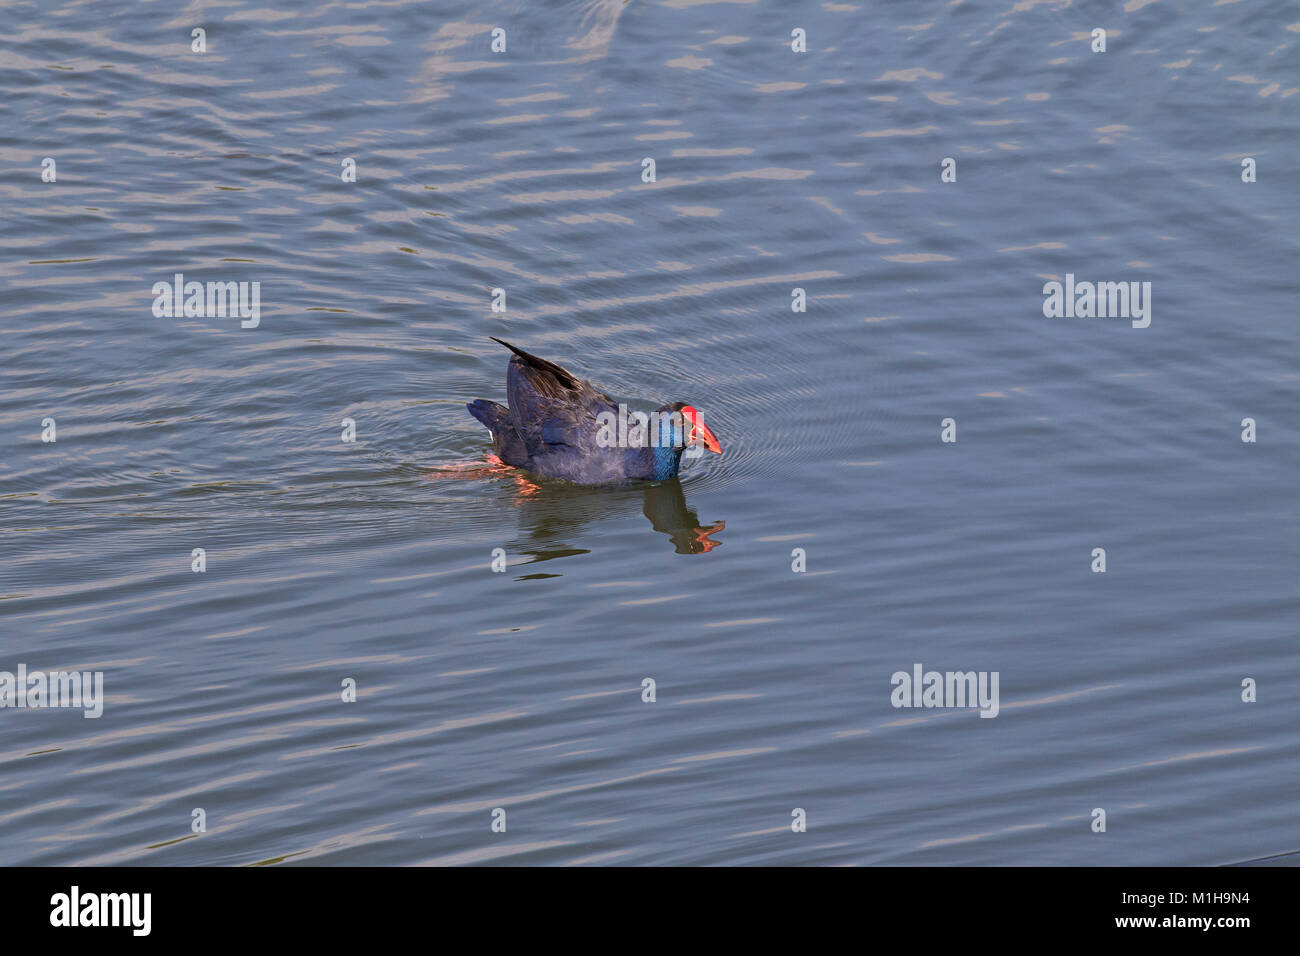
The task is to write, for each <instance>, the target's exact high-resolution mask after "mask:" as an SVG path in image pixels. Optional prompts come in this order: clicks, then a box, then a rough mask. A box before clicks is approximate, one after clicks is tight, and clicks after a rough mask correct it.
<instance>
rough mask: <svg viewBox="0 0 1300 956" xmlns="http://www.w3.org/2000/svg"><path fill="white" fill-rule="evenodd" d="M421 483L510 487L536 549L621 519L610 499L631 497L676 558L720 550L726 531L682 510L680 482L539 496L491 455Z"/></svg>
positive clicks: (558, 490) (551, 553) (559, 489)
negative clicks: (493, 482) (484, 482)
mask: <svg viewBox="0 0 1300 956" xmlns="http://www.w3.org/2000/svg"><path fill="white" fill-rule="evenodd" d="M425 477H426V478H428V479H429V480H446V479H459V480H463V481H474V480H480V479H497V480H502V481H509V482H511V483H512V484H513V485H514V495H513V498H512V502H511V503H512V504H514V505H515V506H516V507H517V508H520V509H521V512H522V520H523V523H524V524H525V525H526V526H527V531H528V533H529V534H530V535H531V536H532V537H533V538H534V539H536V540H537V541H538V542H539V543H542V542H546V541H548V540H555V541H559V540H563V539H568V538H571V537H572V536H573V533H574V531H575V530H576V529H577V528H578V527H579V526H581V525H582V524H584V523H586V522H588V521H594V520H597V519H598V518H601V517H606V516H609V515H611V514H620V513H622V509H621V508H619V507H617V506H615V507H611V504H612V502H611V498H610V496H616V497H615V502H617V503H622V502H624V501H626V500H627V496H628V495H630V494H639V495H640V496H641V498H642V506H641V512H642V514H644V515H645V516H646V518H647V519H649V521H650V526H651V527H652V528H654V529H655V530H656V531H658V532H659V533H660V534H665V535H667V536H668V537H669V539H670V540H671V541H672V543H673V550H674V551H676V552H677V553H678V554H705V553H707V552H709V551H712V550H713V549H714V548H720V547H722V542H721V541H717V540H714V538H713V535H715V534H717V533H718V532H720V531H722V530H723V529H725V528H726V527H727V523H726V522H725V521H715V522H713V523H712V524H708V525H706V524H702V523H701V522H700V519H699V516H698V515H697V514H696V513H695V509H693V508H691V507H690V506H688V505H687V504H686V495H685V493H684V492H683V490H682V483H681V479H679V478H669V479H668V480H666V481H656V482H650V483H643V484H637V485H634V486H628V487H619V488H591V487H583V486H580V485H571V484H567V483H564V484H561V483H555V482H547V484H546V487H545V494H543V488H542V486H541V485H539V484H537V483H536V482H534V481H531V480H529V478H528V476H527V475H526V473H525V472H522V471H520V470H519V469H518V468H513V467H511V466H510V465H507V464H505V463H503V462H502V461H501V459H500V458H498V457H497V456H496V455H491V454H489V455H488V456H487V457H486V460H485V461H484V462H483V463H481V464H480V463H473V464H468V463H467V464H459V465H450V466H447V467H444V468H437V469H434V470H433V471H431V472H428V473H427V474H426V476H425ZM528 553H530V554H532V555H533V556H534V558H535V559H536V560H537V561H546V560H550V559H551V558H559V557H568V556H571V555H573V554H585V553H587V552H586V551H584V550H581V549H576V550H575V549H573V548H561V549H555V550H551V549H543V550H538V551H529V552H528Z"/></svg>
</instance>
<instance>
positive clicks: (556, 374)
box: [496, 339, 615, 454]
mask: <svg viewBox="0 0 1300 956" xmlns="http://www.w3.org/2000/svg"><path fill="white" fill-rule="evenodd" d="M496 341H498V342H500V341H501V340H500V339H497V340H496ZM501 344H502V345H505V346H506V347H507V348H508V349H510V350H511V351H512V352H514V353H515V354H514V356H513V357H512V358H511V359H510V365H509V368H508V369H507V371H506V395H507V397H508V400H509V404H510V418H511V420H512V422H513V423H514V426H515V430H516V431H517V432H518V433H519V435H520V437H521V438H522V439H523V441H524V444H525V446H526V447H527V448H528V450H529V452H530V453H532V454H537V453H539V452H544V451H546V450H547V449H548V447H552V446H558V445H569V446H572V447H575V448H579V447H586V446H588V445H594V444H595V440H596V431H597V428H598V424H597V416H598V415H599V414H600V413H601V412H605V411H608V412H613V411H614V410H615V409H614V401H613V399H611V398H610V397H609V396H608V395H606V394H605V393H604V392H601V391H600V390H599V389H596V388H595V387H593V386H592V384H591V383H590V382H587V381H584V380H582V379H580V378H578V377H577V376H576V375H574V374H573V373H572V372H569V371H567V370H566V369H563V368H561V367H560V366H559V365H556V364H555V363H554V362H548V361H546V359H542V358H538V357H537V356H535V355H530V354H529V353H528V352H525V351H524V350H523V349H518V348H515V347H514V346H513V345H509V344H508V343H506V342H502V343H501Z"/></svg>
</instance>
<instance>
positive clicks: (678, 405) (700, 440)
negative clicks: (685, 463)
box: [657, 402, 722, 454]
mask: <svg viewBox="0 0 1300 956" xmlns="http://www.w3.org/2000/svg"><path fill="white" fill-rule="evenodd" d="M657 411H658V412H659V413H660V414H661V416H662V415H668V416H671V422H672V436H671V439H670V441H669V442H667V444H669V445H670V446H671V447H673V448H690V447H691V446H693V445H697V446H702V447H704V448H707V449H708V450H709V451H711V452H713V453H714V454H721V453H722V446H721V445H720V444H718V438H717V436H716V435H714V434H713V432H712V431H711V430H710V429H709V426H708V425H706V424H704V416H703V415H702V414H701V413H700V410H699V409H697V408H696V407H695V406H694V405H688V404H686V403H685V402H670V403H668V404H667V405H665V406H663V407H662V408H660V409H657ZM661 420H662V419H661Z"/></svg>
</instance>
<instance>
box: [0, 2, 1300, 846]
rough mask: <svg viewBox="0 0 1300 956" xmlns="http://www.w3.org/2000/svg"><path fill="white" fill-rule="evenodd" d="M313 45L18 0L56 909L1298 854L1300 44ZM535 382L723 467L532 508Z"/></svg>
mask: <svg viewBox="0 0 1300 956" xmlns="http://www.w3.org/2000/svg"><path fill="white" fill-rule="evenodd" d="M295 6H296V9H294V10H292V11H290V9H289V7H290V5H288V4H286V5H285V8H284V9H282V10H281V9H273V8H271V7H267V6H260V5H258V4H257V3H244V2H233V3H222V4H204V3H200V2H196V3H193V4H191V5H190V6H189V7H187V8H184V9H183V10H180V11H178V10H177V9H176V7H175V6H173V5H171V4H163V3H138V4H131V3H125V2H122V3H78V2H71V0H66V2H65V0H51V2H39V3H37V2H18V3H5V4H0V21H2V22H3V24H4V27H5V28H4V29H3V30H0V168H2V171H3V175H2V176H0V197H2V201H3V213H4V214H3V215H0V249H3V256H2V257H0V276H2V281H3V286H2V288H3V297H2V298H0V316H2V318H3V321H2V322H0V334H2V336H3V338H2V339H0V342H2V344H3V354H4V363H3V368H2V371H0V385H2V386H3V388H2V389H0V426H2V427H0V434H3V435H4V441H5V454H4V457H3V461H2V462H0V502H2V504H0V531H2V534H0V548H2V549H3V555H2V556H3V560H2V562H0V598H3V600H0V651H2V653H0V669H7V670H11V671H12V670H14V669H15V668H16V667H17V666H18V665H19V664H25V665H26V666H27V667H28V668H30V669H33V670H34V669H44V670H55V669H78V670H90V671H94V670H99V671H102V672H103V674H104V682H105V695H106V701H105V706H104V712H103V716H102V717H100V718H99V719H96V720H88V719H83V717H82V716H81V714H80V713H79V712H76V711H71V710H54V709H44V710H37V709H8V710H4V711H0V848H2V849H0V862H3V863H35V864H70V863H144V864H198V863H202V864H253V863H268V862H279V861H290V862H302V861H310V862H312V863H329V864H336V863H343V864H395V863H402V864H405V863H430V862H432V863H452V862H479V861H493V862H511V863H581V862H586V863H614V864H628V863H676V864H684V863H688V864H709V863H767V864H809V863H811V864H833V863H863V864H880V863H886V864H935V863H955V864H990V863H994V864H1003V863H1035V864H1064V863H1083V864H1155V863H1173V864H1219V863H1232V862H1244V861H1248V860H1259V859H1261V858H1266V857H1273V858H1278V860H1280V861H1282V862H1286V861H1287V860H1288V858H1287V857H1285V856H1280V855H1284V854H1288V853H1294V852H1295V851H1297V850H1300V824H1298V823H1297V813H1296V811H1297V800H1296V791H1297V786H1296V785H1297V779H1298V777H1297V774H1298V772H1300V755H1298V748H1297V737H1296V728H1297V717H1298V716H1300V706H1298V705H1297V700H1296V687H1297V681H1298V680H1300V652H1298V651H1297V649H1296V636H1297V610H1300V601H1298V600H1297V597H1296V568H1297V562H1296V557H1297V554H1296V549H1297V540H1298V537H1300V536H1298V532H1300V523H1298V522H1297V517H1296V506H1295V488H1296V478H1295V476H1296V473H1297V465H1298V464H1300V460H1298V459H1300V456H1298V454H1297V449H1298V448H1300V443H1298V441H1297V439H1298V438H1300V435H1298V434H1297V425H1296V419H1295V412H1296V408H1297V397H1298V391H1300V390H1298V388H1297V386H1298V384H1300V380H1298V379H1297V366H1298V362H1297V359H1298V358H1300V354H1298V352H1300V350H1298V349H1297V335H1296V311H1295V306H1296V297H1297V294H1298V293H1300V280H1298V279H1297V276H1298V275H1300V271H1298V270H1297V268H1296V260H1297V253H1298V252H1300V242H1298V241H1297V236H1298V230H1297V226H1296V223H1297V219H1298V217H1300V201H1298V197H1300V190H1297V189H1296V187H1295V183H1294V177H1293V174H1292V170H1291V166H1292V164H1293V162H1294V158H1295V155H1296V147H1297V139H1298V137H1297V113H1296V109H1297V105H1300V99H1297V98H1295V94H1296V93H1297V92H1298V91H1300V67H1298V66H1297V63H1298V62H1300V58H1298V57H1297V54H1296V45H1297V42H1300V22H1288V21H1290V20H1292V19H1300V15H1298V14H1296V13H1295V11H1294V10H1292V12H1291V14H1290V15H1284V14H1283V12H1282V11H1283V9H1284V7H1285V5H1282V4H1277V5H1272V4H1270V5H1257V4H1248V3H1220V4H1216V5H1212V6H1211V5H1208V4H1205V5H1202V4H1193V5H1177V4H1174V3H1172V2H1167V0H1160V2H1157V0H1132V2H1129V3H1127V4H1125V5H1123V7H1122V8H1120V7H1117V6H1111V5H1107V6H1105V7H1104V8H1099V7H1097V6H1095V5H1087V4H1071V3H1067V2H1036V0H1021V2H1016V3H1012V2H1011V0H1003V2H1000V3H984V2H974V0H967V2H960V0H959V2H957V3H952V4H948V3H944V4H901V3H900V4H868V3H860V2H859V3H824V4H810V5H797V7H791V6H790V5H788V4H778V3H709V2H707V0H669V2H667V3H643V2H639V0H638V2H632V3H626V4H625V3H623V2H622V0H614V2H609V0H596V2H592V0H583V2H566V3H547V4H540V3H536V4H525V3H522V2H519V3H485V4H476V5H473V6H472V7H471V8H469V10H468V12H467V9H466V8H465V7H464V6H463V5H460V4H438V3H414V2H409V3H403V2H395V3H379V2H359V3H349V4H334V3H323V2H306V3H303V4H300V5H295ZM195 27H202V28H204V29H205V30H206V51H205V52H203V53H196V52H193V51H192V49H191V31H192V29H193V28H195ZM495 27H501V28H504V29H505V31H506V41H507V47H506V51H505V52H504V53H494V52H492V50H491V43H492V37H491V31H492V30H493V28H495ZM796 27H799V28H802V29H804V30H806V33H807V46H808V50H807V52H806V53H795V52H793V51H792V50H791V42H792V41H791V31H792V29H794V28H796ZM1095 27H1103V28H1106V29H1107V30H1108V35H1107V42H1108V47H1107V50H1106V52H1105V53H1104V54H1103V53H1094V52H1092V51H1091V50H1090V43H1091V40H1090V34H1091V31H1092V30H1093V28H1095ZM46 157H50V158H52V159H53V160H54V161H55V164H56V177H57V178H56V181H55V182H42V179H41V171H42V160H43V159H44V158H46ZM647 157H649V158H653V159H654V160H655V166H656V181H655V182H653V183H645V182H643V181H642V160H643V159H644V158H647ZM1245 157H1250V158H1253V159H1254V160H1256V162H1257V164H1258V181H1257V182H1255V183H1252V184H1246V183H1243V182H1242V180H1241V168H1240V167H1241V160H1242V159H1243V158H1245ZM345 158H352V159H354V160H355V163H356V169H357V178H356V182H355V183H346V182H343V181H342V178H341V175H340V173H341V168H342V163H343V160H344V159H345ZM944 158H953V159H955V160H956V163H957V181H956V182H953V183H942V182H940V175H939V174H940V163H941V161H942V160H943V159H944ZM178 272H179V273H183V274H184V275H185V277H186V279H188V280H199V281H213V280H216V281H233V282H241V281H246V282H252V281H256V282H259V283H260V290H261V300H260V301H261V314H260V324H259V325H258V326H257V327H256V328H241V327H240V324H239V322H238V320H236V319H230V318H199V317H191V318H166V317H162V318H159V317H156V316H155V315H154V314H153V311H152V304H153V300H154V295H153V293H152V292H151V288H152V286H153V284H154V283H155V282H159V281H162V282H170V281H171V279H172V276H173V275H174V274H175V273H178ZM1067 273H1072V274H1075V275H1077V277H1078V278H1079V279H1080V280H1085V279H1086V280H1092V281H1129V280H1136V281H1149V282H1151V284H1152V290H1153V292H1152V322H1151V325H1150V327H1149V328H1146V329H1134V328H1132V327H1131V326H1130V323H1129V322H1128V321H1125V320H1116V319H1064V318H1059V319H1058V318H1045V317H1044V314H1043V299H1044V296H1043V292H1042V288H1043V284H1044V283H1045V282H1047V281H1050V280H1053V279H1063V277H1064V276H1065V274H1067ZM498 288H500V289H504V290H505V293H506V302H507V311H506V312H505V313H494V312H493V311H492V297H493V290H494V289H498ZM795 288H802V289H804V290H805V292H806V295H807V311H806V312H804V313H796V312H793V311H792V310H791V301H792V298H791V296H792V290H793V289H795ZM490 335H497V336H501V337H503V338H506V339H508V340H510V341H514V342H517V343H518V344H520V345H522V346H524V347H525V348H528V349H529V350H531V351H534V352H537V353H539V354H541V355H543V356H545V357H547V358H550V359H552V360H554V361H557V362H560V363H561V364H563V365H565V366H566V367H568V368H570V369H571V370H573V371H575V372H577V373H578V374H580V375H583V376H584V377H588V378H591V379H592V380H594V381H595V382H597V383H598V384H599V385H600V386H602V387H603V388H605V389H607V390H609V391H610V392H611V393H612V394H615V395H617V396H620V397H623V398H626V399H629V400H631V399H635V400H638V401H648V402H652V403H654V404H658V403H659V402H664V401H671V400H685V401H689V402H691V403H692V404H695V405H697V406H698V407H699V408H701V409H702V410H703V411H704V412H705V414H706V417H707V419H708V421H709V424H710V425H711V427H712V428H713V430H714V431H715V432H716V433H717V434H718V436H719V438H720V439H721V441H722V444H723V447H724V454H723V455H721V456H708V460H702V461H700V462H697V463H694V464H691V465H688V467H687V469H686V470H685V472H684V474H683V477H682V479H681V480H680V481H679V482H678V481H675V482H670V483H667V484H664V485H660V486H654V487H646V488H623V489H583V488H577V487H572V486H566V485H563V484H555V483H546V482H534V481H530V480H528V478H527V476H524V475H521V474H519V473H517V472H513V471H512V470H509V469H504V468H501V467H498V466H493V465H492V464H491V463H490V462H489V461H488V459H487V451H488V447H487V443H486V441H485V437H486V436H485V433H484V430H483V428H482V427H481V426H479V425H478V423H477V422H475V421H474V420H473V419H471V418H470V417H469V415H468V414H467V413H466V411H465V409H464V403H465V402H467V401H470V400H473V399H475V398H488V399H493V400H498V401H502V400H504V388H503V385H504V375H505V359H506V353H505V352H504V350H502V349H501V348H500V347H498V346H497V345H495V344H494V343H493V342H491V341H490V340H489V339H488V336H490ZM1246 417H1249V418H1253V419H1254V420H1255V421H1256V423H1257V426H1256V427H1257V430H1258V440H1257V442H1255V443H1253V444H1251V443H1244V442H1242V441H1241V437H1240V436H1241V431H1242V425H1241V424H1240V423H1241V421H1242V419H1243V418H1246ZM47 418H51V419H54V421H55V422H56V428H57V431H56V436H57V440H56V441H55V442H53V443H48V442H44V441H42V433H43V431H44V430H45V426H43V424H42V423H43V421H44V420H45V419H47ZM945 418H952V419H954V420H955V422H956V423H957V437H958V440H957V442H956V443H944V442H941V441H940V422H941V420H943V419H945ZM344 419H352V420H353V421H354V422H355V427H356V441H355V442H354V443H345V442H343V441H342V440H341V435H342V431H343V425H342V422H343V420H344ZM1098 547H1101V548H1104V549H1106V554H1107V562H1108V565H1107V570H1106V573H1104V574H1100V573H1093V572H1092V571H1091V570H1090V565H1091V564H1092V561H1093V558H1092V551H1093V549H1094V548H1098ZM196 548H202V549H204V552H205V555H206V570H205V571H204V572H203V573H201V574H200V573H195V572H194V571H192V570H191V562H192V560H193V558H192V553H193V551H194V549H196ZM496 548H501V549H504V551H505V554H506V559H507V562H508V569H507V571H506V572H505V573H494V572H493V571H492V570H491V567H490V563H491V560H492V552H493V549H496ZM796 548H799V549H803V550H804V552H805V553H806V561H807V570H806V572H804V573H796V572H794V571H792V561H793V560H794V558H793V557H792V551H793V550H794V549H796ZM915 663H921V664H923V665H924V666H925V668H927V669H936V670H939V671H947V670H980V671H996V672H998V673H999V674H1000V689H1001V690H1000V694H1001V712H1000V714H999V715H998V717H997V718H996V719H991V720H987V719H980V718H979V717H978V716H977V715H976V714H975V713H974V712H972V711H970V710H910V709H909V710H900V709H895V708H894V707H892V706H891V703H890V692H891V689H892V688H891V675H892V674H893V673H894V672H895V671H899V670H902V671H908V672H910V671H911V669H912V667H913V665H914V664H915ZM645 678H652V679H653V680H654V681H655V682H656V695H657V700H656V701H655V702H653V703H647V702H644V701H643V700H642V681H643V679H645ZM1245 678H1252V679H1254V680H1255V681H1257V683H1258V701H1257V702H1256V703H1249V704H1248V703H1244V702H1243V701H1242V699H1241V694H1242V688H1241V682H1242V681H1243V679H1245ZM347 679H352V680H354V681H355V682H356V688H357V700H356V702H355V703H344V702H343V701H342V700H341V685H342V683H343V682H344V681H345V680H347ZM196 808H201V809H203V811H204V812H205V815H206V832H203V833H202V834H195V833H193V832H192V827H191V821H192V814H193V811H194V810H195V809H196ZM495 808H502V809H504V810H505V811H506V813H507V817H508V826H507V831H506V832H505V833H493V832H492V831H491V824H492V811H493V810H494V809H495ZM794 808H802V809H804V810H805V811H806V814H807V820H808V829H807V832H806V833H794V832H791V820H792V811H793V810H794ZM1094 808H1103V809H1105V810H1106V812H1107V830H1106V832H1105V833H1104V834H1102V833H1094V832H1092V830H1091V823H1092V819H1093V811H1094ZM1290 860H1291V861H1294V860H1295V857H1291V858H1290ZM1274 861H1275V862H1276V861H1277V860H1274Z"/></svg>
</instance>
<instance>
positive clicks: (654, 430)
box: [465, 336, 722, 485]
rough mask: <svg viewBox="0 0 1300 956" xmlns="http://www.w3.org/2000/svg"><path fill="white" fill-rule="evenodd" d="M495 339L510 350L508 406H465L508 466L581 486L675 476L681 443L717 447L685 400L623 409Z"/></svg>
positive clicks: (569, 375)
mask: <svg viewBox="0 0 1300 956" xmlns="http://www.w3.org/2000/svg"><path fill="white" fill-rule="evenodd" d="M492 341H494V342H501V340H500V339H498V338H496V337H495V336H493V337H492ZM501 344H502V345H504V346H505V347H506V348H508V349H509V350H510V351H511V352H513V353H514V355H512V356H511V357H510V364H509V366H507V368H506V398H507V400H508V401H509V402H510V407H509V408H507V407H506V406H504V405H498V404H497V403H496V402H489V401H486V400H485V399H481V398H480V399H478V400H476V401H473V402H470V403H469V404H468V405H466V406H465V407H466V408H468V409H469V413H470V414H471V415H473V416H474V417H475V418H477V419H478V420H479V421H480V422H482V423H483V424H484V425H486V426H487V428H488V431H490V432H491V433H492V445H493V448H494V449H495V450H496V453H497V455H498V456H499V457H500V458H501V460H502V461H503V462H505V463H506V464H507V465H514V466H516V467H518V468H524V469H526V470H528V471H531V472H533V473H534V474H536V475H541V476H542V477H545V478H563V479H565V480H566V481H573V482H577V483H579V484H584V485H598V484H609V483H614V482H621V481H627V480H629V479H644V480H649V481H663V480H665V479H668V478H673V477H675V476H676V475H677V470H678V468H679V467H680V466H681V459H682V452H683V450H685V449H686V448H687V447H688V446H690V445H695V444H702V445H703V446H704V447H705V448H707V449H708V450H709V451H711V452H715V453H721V451H722V446H721V445H719V444H718V439H717V438H716V437H714V434H713V432H711V431H710V430H709V427H708V426H707V425H705V424H704V417H703V416H702V415H701V414H700V413H699V411H697V410H696V409H695V408H694V407H692V406H690V405H687V404H686V403H685V402H670V403H669V404H667V405H664V406H662V407H661V408H658V409H656V410H655V411H654V412H652V413H650V414H649V415H646V414H645V413H641V412H628V411H627V410H626V408H622V409H620V408H619V406H617V405H615V403H614V400H613V399H612V398H610V397H609V396H608V395H606V394H605V393H604V392H602V391H600V390H599V389H597V388H594V387H593V386H592V384H591V383H590V382H587V381H584V380H583V379H580V378H578V377H577V376H576V375H574V374H572V373H570V372H568V371H565V370H564V369H562V368H560V366H558V365H556V364H555V363H554V362H548V361H546V359H542V358H538V357H537V356H536V355H530V354H529V353H527V352H525V351H524V350H523V349H520V348H516V347H515V346H513V345H511V344H510V343H509V342H501ZM620 412H621V414H620Z"/></svg>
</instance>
